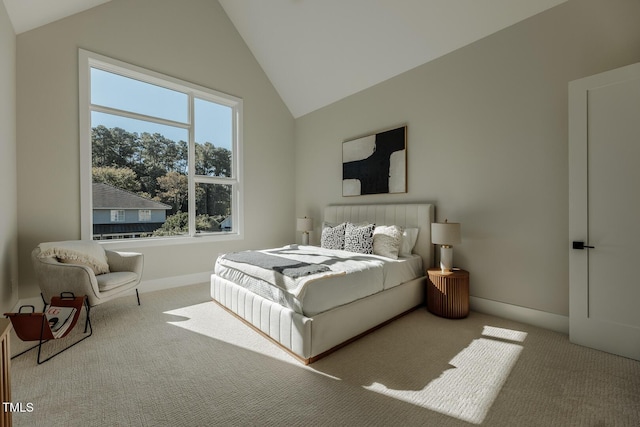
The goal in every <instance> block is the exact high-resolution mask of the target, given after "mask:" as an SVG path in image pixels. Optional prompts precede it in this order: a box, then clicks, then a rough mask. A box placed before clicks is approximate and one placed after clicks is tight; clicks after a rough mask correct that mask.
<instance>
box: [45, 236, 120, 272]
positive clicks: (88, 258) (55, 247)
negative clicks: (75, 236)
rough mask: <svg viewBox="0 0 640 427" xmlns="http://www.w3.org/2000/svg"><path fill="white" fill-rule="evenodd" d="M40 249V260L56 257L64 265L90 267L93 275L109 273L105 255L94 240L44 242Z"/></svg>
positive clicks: (100, 246)
mask: <svg viewBox="0 0 640 427" xmlns="http://www.w3.org/2000/svg"><path fill="white" fill-rule="evenodd" d="M38 246H39V247H40V255H38V256H39V257H40V258H46V257H56V258H57V259H58V261H59V262H62V263H64V264H80V265H84V266H87V267H90V268H91V269H92V270H93V272H94V273H95V274H104V273H109V264H108V262H107V254H106V252H105V251H104V248H103V247H102V245H100V244H99V243H98V242H96V241H94V240H69V241H64V242H45V243H40V244H39V245H38Z"/></svg>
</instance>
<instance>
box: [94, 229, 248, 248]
mask: <svg viewBox="0 0 640 427" xmlns="http://www.w3.org/2000/svg"><path fill="white" fill-rule="evenodd" d="M242 238H243V236H242V234H241V233H216V234H215V235H213V234H207V235H197V236H184V237H150V238H146V239H113V240H96V242H98V243H100V244H101V245H102V247H104V248H105V249H111V250H118V249H127V248H150V247H162V246H175V245H191V244H199V243H217V242H226V241H231V240H241V239H242Z"/></svg>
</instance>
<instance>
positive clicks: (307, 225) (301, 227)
mask: <svg viewBox="0 0 640 427" xmlns="http://www.w3.org/2000/svg"><path fill="white" fill-rule="evenodd" d="M296 224H297V227H296V228H297V229H298V231H302V244H303V245H308V244H309V232H310V231H311V230H313V219H312V218H307V217H306V216H305V217H304V218H298V220H297V221H296Z"/></svg>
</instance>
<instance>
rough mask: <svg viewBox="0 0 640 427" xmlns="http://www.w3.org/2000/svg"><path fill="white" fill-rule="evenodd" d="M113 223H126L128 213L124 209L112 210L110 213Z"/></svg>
mask: <svg viewBox="0 0 640 427" xmlns="http://www.w3.org/2000/svg"><path fill="white" fill-rule="evenodd" d="M109 216H110V217H111V218H110V220H111V222H124V220H125V219H126V213H125V212H124V209H111V211H110V212H109Z"/></svg>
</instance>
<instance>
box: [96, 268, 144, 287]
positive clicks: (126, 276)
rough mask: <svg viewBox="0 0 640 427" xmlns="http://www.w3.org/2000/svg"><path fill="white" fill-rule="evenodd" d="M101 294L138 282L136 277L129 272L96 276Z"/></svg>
mask: <svg viewBox="0 0 640 427" xmlns="http://www.w3.org/2000/svg"><path fill="white" fill-rule="evenodd" d="M96 280H97V281H98V288H99V289H100V291H101V292H104V291H110V290H111V289H115V288H119V287H120V286H124V285H127V284H129V283H132V282H136V281H137V280H138V275H137V274H136V273H133V272H131V271H117V272H114V273H107V274H100V275H99V276H96Z"/></svg>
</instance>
